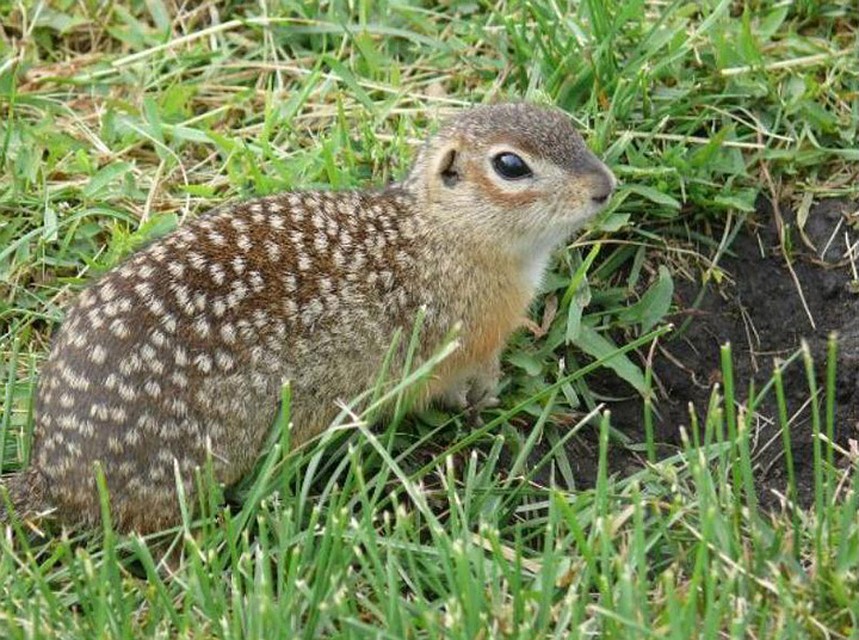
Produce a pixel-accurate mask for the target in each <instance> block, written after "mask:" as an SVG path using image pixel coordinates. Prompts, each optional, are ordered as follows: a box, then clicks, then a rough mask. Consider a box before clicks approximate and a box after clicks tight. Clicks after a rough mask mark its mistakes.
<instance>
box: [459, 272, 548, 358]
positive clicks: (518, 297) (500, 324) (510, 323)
mask: <svg viewBox="0 0 859 640" xmlns="http://www.w3.org/2000/svg"><path fill="white" fill-rule="evenodd" d="M487 293H490V292H487ZM532 295H533V289H531V288H530V287H529V286H526V284H525V283H519V282H517V283H516V284H514V285H510V286H506V287H504V288H503V289H497V290H495V291H492V292H491V295H486V296H482V299H481V300H480V301H478V302H477V304H475V305H474V307H473V314H472V315H471V317H470V318H468V319H467V320H466V322H465V323H464V326H463V332H462V336H461V340H462V350H463V352H464V353H463V355H464V356H465V357H466V358H467V359H468V360H476V361H483V360H485V359H486V358H491V357H493V356H494V354H495V353H497V352H498V351H499V350H500V349H502V348H503V347H504V344H505V343H506V342H507V339H508V338H509V337H510V334H511V333H513V331H515V330H516V329H517V328H518V327H519V326H521V325H522V323H523V321H524V320H525V315H526V313H527V311H528V305H529V304H530V302H531V298H532Z"/></svg>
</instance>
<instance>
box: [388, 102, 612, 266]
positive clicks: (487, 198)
mask: <svg viewBox="0 0 859 640" xmlns="http://www.w3.org/2000/svg"><path fill="white" fill-rule="evenodd" d="M616 184H617V181H616V180H615V177H614V175H613V174H612V172H611V170H610V169H609V168H608V167H606V166H605V165H604V164H603V163H602V162H600V160H598V159H597V157H596V156H594V154H593V153H591V152H590V151H589V150H588V148H587V147H586V146H585V143H584V140H583V139H582V136H581V135H579V133H578V132H577V131H576V130H575V128H574V127H573V125H572V124H571V122H570V118H569V117H568V116H567V115H566V114H565V113H563V112H562V111H560V110H557V109H549V108H545V107H538V106H536V105H532V104H528V103H510V104H497V105H491V106H482V107H477V108H474V109H469V110H467V111H464V112H462V113H460V114H458V115H457V116H455V117H453V118H452V119H451V120H450V121H448V122H447V123H446V124H445V125H444V126H443V127H442V128H441V129H440V130H439V132H438V133H437V134H436V135H435V136H433V137H432V138H430V140H428V141H427V143H426V144H425V145H424V147H423V149H422V150H421V152H420V153H419V155H418V157H417V159H416V160H415V164H414V166H413V168H412V170H411V172H410V174H409V176H408V178H407V179H406V181H405V182H404V186H405V187H406V188H407V189H409V190H411V191H413V192H414V193H415V195H416V196H417V197H418V198H419V200H420V205H421V206H422V207H426V208H428V209H429V211H430V213H432V214H433V215H435V216H437V218H438V220H439V224H443V225H445V226H447V225H450V226H452V227H456V228H463V229H464V227H465V226H467V227H468V228H469V231H470V230H471V229H473V228H474V227H479V228H481V229H485V230H486V231H487V233H486V234H484V235H483V237H484V238H497V239H498V240H499V241H508V240H509V241H512V242H515V243H516V244H519V242H521V243H522V246H523V248H524V249H526V250H531V249H533V248H536V247H535V246H534V244H535V242H536V243H538V246H541V247H542V246H544V245H548V246H554V245H557V244H559V243H561V242H563V241H564V240H565V239H566V238H567V237H569V235H570V234H571V233H572V232H573V231H575V230H576V229H578V228H579V227H581V226H582V225H583V224H584V223H585V222H586V221H587V220H589V219H590V218H592V217H593V216H594V215H595V214H596V213H597V212H599V211H600V209H602V208H603V207H604V206H605V204H606V203H607V202H608V200H609V198H610V197H611V195H612V193H613V192H614V189H615V186H616ZM463 225H464V226H463Z"/></svg>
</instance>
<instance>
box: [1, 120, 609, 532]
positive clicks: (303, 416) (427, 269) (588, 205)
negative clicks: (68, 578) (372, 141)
mask: <svg viewBox="0 0 859 640" xmlns="http://www.w3.org/2000/svg"><path fill="white" fill-rule="evenodd" d="M615 184H616V181H615V178H614V176H613V175H612V172H611V171H610V170H609V169H608V168H607V167H606V166H605V165H604V164H603V163H602V162H600V161H599V160H598V159H597V158H596V157H595V156H594V155H593V154H592V153H591V152H590V151H588V149H587V148H586V146H585V144H584V142H583V140H582V137H581V136H580V135H579V134H578V133H577V132H576V130H575V129H574V128H573V126H572V125H571V123H570V119H569V117H568V116H567V115H565V114H564V113H563V112H561V111H558V110H554V109H546V108H541V107H536V106H533V105H529V104H524V103H517V104H499V105H493V106H483V107H477V108H474V109H471V110H467V111H464V112H462V113H460V114H459V115H457V116H455V117H454V118H453V119H451V120H450V121H449V122H448V123H447V124H446V125H444V126H443V127H442V128H441V129H440V131H439V132H438V133H437V134H436V135H435V136H433V137H432V138H430V139H429V140H428V141H427V142H426V144H425V145H424V146H423V148H422V149H421V151H420V152H419V154H418V156H417V158H416V160H415V162H414V166H413V168H412V169H411V171H410V173H409V174H408V176H407V177H406V178H405V180H403V181H402V182H399V183H395V184H392V185H390V186H388V187H386V188H384V189H382V190H379V191H346V192H324V191H315V192H293V193H284V194H281V195H275V196H271V197H266V198H262V199H258V200H251V201H247V202H241V203H238V204H235V205H233V206H228V207H223V208H219V209H216V210H214V211H212V212H210V213H209V214H206V215H203V216H200V217H199V218H197V219H195V220H192V221H190V222H188V223H187V224H185V225H183V226H182V227H181V228H179V229H178V230H177V231H175V232H174V233H172V234H170V235H169V236H166V237H164V238H162V239H160V240H158V241H156V242H154V243H152V244H151V245H149V246H148V247H147V248H145V249H143V250H141V251H140V252H138V253H136V254H135V255H133V256H131V257H130V258H129V259H128V260H127V261H125V262H124V263H123V264H122V265H120V266H119V267H118V268H116V269H113V270H112V271H110V272H108V273H107V274H105V275H104V276H102V277H101V278H100V279H98V280H97V281H96V282H95V283H94V284H93V285H92V286H90V287H89V288H88V289H86V290H84V291H83V292H82V293H81V295H80V296H79V297H78V299H77V301H76V302H75V303H74V304H73V305H72V306H71V308H70V309H69V310H68V314H67V317H66V320H65V322H64V324H63V326H62V328H61V329H60V331H59V333H58V335H57V336H56V339H55V341H54V344H53V348H52V350H51V353H50V356H49V358H48V360H47V362H46V363H45V365H44V367H43V369H42V371H41V381H40V383H39V389H38V392H37V399H36V408H35V428H34V434H33V437H34V440H33V446H32V460H31V464H30V466H29V467H28V468H27V469H26V470H24V471H22V472H20V473H18V474H13V475H10V476H8V477H6V478H5V485H6V486H7V488H8V490H9V494H10V496H11V500H12V504H13V505H14V507H15V509H16V511H17V512H18V513H19V514H25V513H34V512H37V511H41V510H43V509H48V508H53V509H55V512H56V515H57V517H58V518H59V519H60V520H61V521H62V522H64V523H69V524H76V523H83V524H95V523H97V522H99V521H100V510H99V500H98V493H97V489H96V484H95V481H94V463H95V462H96V461H100V463H101V465H102V468H103V469H104V473H105V477H106V480H107V485H108V488H109V492H110V499H111V509H112V513H113V516H114V520H115V522H116V525H117V526H118V528H119V529H120V530H123V531H131V530H136V531H138V532H141V533H145V532H151V531H154V530H158V529H161V528H164V527H166V526H170V525H174V524H176V523H177V522H178V520H179V513H180V512H179V509H178V502H177V493H176V484H175V475H174V461H175V463H176V464H178V469H179V472H180V475H181V479H182V482H183V483H184V490H185V492H186V493H187V494H188V495H189V496H191V495H193V492H194V488H195V483H194V469H195V467H198V466H202V465H203V464H205V461H206V460H207V456H210V458H211V460H213V464H214V472H215V476H216V478H217V480H218V481H219V482H222V483H224V484H225V485H230V484H233V483H235V482H236V481H238V480H239V479H240V478H242V477H243V476H244V475H246V474H247V473H248V472H249V471H250V470H251V468H252V466H253V464H254V462H255V460H256V459H257V457H258V455H259V454H260V450H261V448H262V446H263V444H264V442H265V440H266V437H267V434H268V432H269V430H270V427H271V424H272V422H273V420H274V418H275V415H276V413H277V410H278V405H279V398H280V390H281V387H282V385H283V384H284V382H285V381H287V380H289V381H291V383H292V389H293V407H292V421H293V423H294V432H293V438H292V442H293V443H301V442H304V441H306V440H307V439H308V438H310V437H312V436H313V435H315V434H317V433H319V432H320V431H321V430H323V429H324V428H325V427H326V426H327V425H328V424H329V422H330V421H331V420H332V419H333V417H334V416H336V414H337V412H338V405H337V402H338V401H348V400H350V399H351V398H353V397H355V396H356V395H358V394H359V393H361V392H362V391H364V390H366V389H367V388H369V387H371V386H372V384H373V382H374V380H375V379H376V376H377V375H378V371H379V368H380V365H381V363H382V360H383V358H384V357H385V355H386V353H387V352H388V349H389V345H390V344H391V339H392V336H393V335H394V334H395V332H396V331H397V330H402V331H404V332H405V333H406V335H409V333H410V332H411V330H412V326H413V323H414V321H415V318H416V316H417V314H418V310H419V309H423V310H424V313H425V316H424V320H423V325H422V328H421V334H420V340H421V347H420V350H419V354H418V355H419V357H427V356H429V355H431V354H432V353H433V352H434V351H435V350H436V349H437V348H438V347H439V346H440V344H441V343H442V341H443V340H444V339H445V338H446V337H447V336H449V335H450V333H451V331H452V330H454V328H455V327H458V331H459V340H460V343H461V344H460V346H459V348H458V349H457V350H456V351H455V352H454V353H453V355H451V356H450V357H448V358H447V359H446V360H444V361H443V362H442V364H441V365H440V366H439V368H438V369H437V370H436V372H435V376H434V377H433V379H432V381H431V382H430V383H429V388H428V390H427V392H426V395H427V397H439V396H445V397H446V398H447V399H448V400H453V401H460V402H461V401H463V399H464V398H468V400H469V401H472V402H478V401H480V400H481V399H486V398H487V397H490V396H491V395H492V391H493V389H494V387H495V384H496V382H497V379H498V373H499V364H498V362H499V352H500V351H501V349H502V348H503V347H504V344H505V341H506V339H507V337H508V336H509V334H510V333H511V332H512V331H513V330H514V329H515V328H516V327H517V326H518V325H519V324H520V323H521V321H522V320H523V319H524V316H525V313H526V311H527V308H528V305H529V303H530V301H531V299H532V297H533V296H534V294H535V292H536V290H537V289H538V287H539V285H540V279H541V277H542V274H543V271H544V269H545V268H546V265H547V262H548V260H549V256H550V253H551V251H552V250H553V249H554V248H556V247H557V246H558V245H560V244H562V243H563V242H564V241H565V239H567V238H568V237H569V236H570V235H571V234H572V233H573V232H574V231H575V230H576V229H577V228H579V227H580V226H581V225H582V224H583V223H584V222H585V221H587V220H588V219H589V218H591V217H592V216H593V215H594V214H596V213H597V212H598V211H599V210H600V209H601V208H602V207H603V205H604V204H605V203H606V201H607V200H608V199H609V197H610V196H611V194H612V192H613V190H614V188H615ZM398 357H399V356H396V355H395V357H394V359H395V362H394V364H393V369H394V375H396V370H397V368H398V367H401V364H402V363H401V362H396V360H397V358H398ZM207 451H209V452H210V453H209V454H207ZM189 503H192V502H191V501H189Z"/></svg>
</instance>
